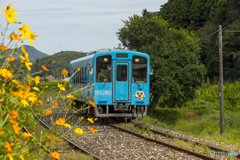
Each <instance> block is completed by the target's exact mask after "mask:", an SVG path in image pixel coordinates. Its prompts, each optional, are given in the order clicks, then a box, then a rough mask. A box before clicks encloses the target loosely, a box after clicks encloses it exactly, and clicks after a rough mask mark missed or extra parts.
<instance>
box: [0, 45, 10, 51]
mask: <svg viewBox="0 0 240 160" xmlns="http://www.w3.org/2000/svg"><path fill="white" fill-rule="evenodd" d="M0 48H2V49H3V50H5V51H6V50H8V49H9V48H8V47H7V46H3V45H1V46H0Z"/></svg>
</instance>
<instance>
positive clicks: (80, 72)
mask: <svg viewBox="0 0 240 160" xmlns="http://www.w3.org/2000/svg"><path fill="white" fill-rule="evenodd" d="M78 72H79V74H80V84H82V70H80V71H78Z"/></svg>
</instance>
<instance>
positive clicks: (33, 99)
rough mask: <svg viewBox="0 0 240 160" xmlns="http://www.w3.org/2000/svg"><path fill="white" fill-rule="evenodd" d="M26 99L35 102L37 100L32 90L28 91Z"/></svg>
mask: <svg viewBox="0 0 240 160" xmlns="http://www.w3.org/2000/svg"><path fill="white" fill-rule="evenodd" d="M28 100H29V101H31V102H32V103H35V102H36V101H37V97H36V95H35V93H33V92H31V93H29V97H28Z"/></svg>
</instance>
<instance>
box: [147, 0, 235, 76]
mask: <svg viewBox="0 0 240 160" xmlns="http://www.w3.org/2000/svg"><path fill="white" fill-rule="evenodd" d="M151 14H156V15H158V16H161V17H162V18H163V19H164V20H167V21H168V23H170V24H171V26H172V27H173V28H177V29H178V28H180V27H181V28H184V29H186V30H188V31H193V32H194V34H195V36H196V37H198V38H202V37H205V36H207V35H210V34H211V33H213V32H215V31H217V30H218V27H219V25H222V28H223V30H231V31H233V30H235V31H236V30H237V31H239V30H240V1H239V0H168V2H167V3H165V4H164V5H162V6H161V7H160V10H159V11H156V12H147V11H146V10H143V16H147V17H149V16H150V15H151ZM200 42H201V44H200V48H201V50H202V52H201V53H200V57H201V62H202V63H203V64H204V65H205V67H206V68H208V70H207V76H209V77H210V80H213V79H214V77H218V75H219V61H218V59H219V58H218V47H219V46H218V44H219V43H218V33H215V34H213V35H212V36H209V37H207V38H205V39H202V40H201V41H200ZM239 57H240V33H239V32H235V33H233V32H230V33H229V32H223V66H224V68H223V70H224V79H225V80H226V78H227V80H234V79H239V78H240V58H239ZM216 80H217V78H216Z"/></svg>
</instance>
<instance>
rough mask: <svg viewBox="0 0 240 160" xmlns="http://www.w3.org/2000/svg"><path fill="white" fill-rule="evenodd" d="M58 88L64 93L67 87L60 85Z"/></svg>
mask: <svg viewBox="0 0 240 160" xmlns="http://www.w3.org/2000/svg"><path fill="white" fill-rule="evenodd" d="M58 88H60V90H62V91H65V87H64V86H63V85H62V84H59V83H58Z"/></svg>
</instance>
